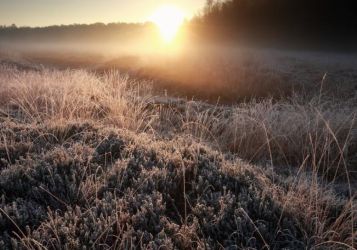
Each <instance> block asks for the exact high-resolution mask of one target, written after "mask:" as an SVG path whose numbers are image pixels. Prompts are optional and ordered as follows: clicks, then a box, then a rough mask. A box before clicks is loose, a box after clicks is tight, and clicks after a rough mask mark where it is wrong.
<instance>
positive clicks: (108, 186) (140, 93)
mask: <svg viewBox="0 0 357 250" xmlns="http://www.w3.org/2000/svg"><path fill="white" fill-rule="evenodd" d="M321 86H322V88H321V90H322V91H321V92H319V93H317V94H316V96H315V97H313V98H307V97H306V98H304V97H303V96H293V97H290V98H287V99H283V100H279V101H276V100H272V99H269V98H267V99H265V100H263V101H254V100H251V101H249V102H246V103H242V104H240V105H236V106H220V105H210V104H205V103H201V102H193V101H183V100H177V99H170V98H166V97H165V98H162V97H157V96H155V95H154V94H153V92H152V91H151V87H150V82H144V81H137V80H132V79H130V78H128V77H127V76H125V75H121V74H119V73H118V72H115V71H112V72H110V73H107V74H104V75H100V76H99V75H96V74H94V73H89V72H87V71H84V70H63V71H59V70H49V69H37V70H31V69H28V70H18V69H16V68H14V67H8V66H0V122H1V123H0V158H1V161H0V194H1V203H0V244H1V248H5V249H6V248H9V249H10V248H29V249H82V248H83V247H84V246H85V247H86V248H91V247H94V248H96V249H98V248H99V249H118V248H119V249H127V248H132V247H133V248H154V249H157V248H160V247H162V248H164V249H165V248H166V249H172V248H179V249H186V248H187V249H189V248H201V249H204V248H211V249H217V248H221V247H227V248H228V247H230V248H232V249H236V248H249V247H250V248H257V249H263V248H266V249H268V248H269V249H281V248H283V247H286V248H289V249H297V248H300V249H301V248H321V249H323V248H331V249H336V248H341V249H348V248H349V247H350V248H352V247H355V246H356V244H355V242H356V240H357V235H356V229H357V228H356V226H357V225H356V223H357V222H356V220H355V217H356V207H355V198H354V197H355V191H356V190H355V186H354V176H353V174H354V171H356V169H355V167H356V151H357V149H356V147H357V135H356V123H355V118H356V117H355V116H356V97H353V96H352V97H351V98H349V99H344V100H341V99H332V98H329V96H326V95H327V94H325V93H324V91H323V90H324V89H323V85H321ZM341 183H342V185H341Z"/></svg>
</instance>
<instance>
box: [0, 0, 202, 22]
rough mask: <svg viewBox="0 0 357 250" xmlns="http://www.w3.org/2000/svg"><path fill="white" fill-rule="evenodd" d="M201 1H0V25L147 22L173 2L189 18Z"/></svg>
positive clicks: (198, 7)
mask: <svg viewBox="0 0 357 250" xmlns="http://www.w3.org/2000/svg"><path fill="white" fill-rule="evenodd" d="M204 3H205V0H171V1H169V0H0V25H10V24H12V23H15V24H17V25H18V26H47V25H53V24H72V23H95V22H104V23H109V22H119V21H123V22H143V21H147V20H148V19H149V17H150V16H151V15H152V13H153V12H155V10H156V9H157V8H158V7H160V6H161V5H165V4H173V5H175V6H177V7H179V8H180V9H182V10H183V11H184V12H185V13H186V15H187V16H188V17H191V16H192V15H194V14H195V13H197V11H199V10H200V8H201V7H202V6H203V5H204Z"/></svg>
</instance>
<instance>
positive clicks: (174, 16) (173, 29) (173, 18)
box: [151, 6, 185, 43]
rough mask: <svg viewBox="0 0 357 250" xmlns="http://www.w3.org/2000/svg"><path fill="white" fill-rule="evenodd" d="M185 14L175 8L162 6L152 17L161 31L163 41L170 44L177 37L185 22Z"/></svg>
mask: <svg viewBox="0 0 357 250" xmlns="http://www.w3.org/2000/svg"><path fill="white" fill-rule="evenodd" d="M184 18H185V15H184V13H183V12H182V11H181V10H180V9H178V8H177V7H175V6H162V7H161V8H159V9H158V10H157V11H156V12H155V13H154V15H152V17H151V21H152V22H154V23H155V24H156V26H157V27H158V28H159V30H160V34H161V37H162V39H163V40H164V41H165V42H167V43H170V42H172V41H173V40H174V38H175V37H176V35H177V33H178V31H179V29H180V27H181V25H182V23H183V21H184Z"/></svg>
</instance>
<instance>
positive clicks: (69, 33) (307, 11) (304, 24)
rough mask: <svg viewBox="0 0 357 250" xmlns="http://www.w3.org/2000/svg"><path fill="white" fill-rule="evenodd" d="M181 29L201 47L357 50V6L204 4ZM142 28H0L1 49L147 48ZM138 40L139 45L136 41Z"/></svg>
mask: <svg viewBox="0 0 357 250" xmlns="http://www.w3.org/2000/svg"><path fill="white" fill-rule="evenodd" d="M185 25H186V28H187V29H189V31H190V34H194V36H193V37H194V38H195V39H197V40H198V41H199V42H200V43H209V42H218V43H220V44H224V43H236V42H239V43H247V44H249V45H263V46H264V45H268V46H276V47H279V46H280V47H283V46H284V47H293V48H295V47H317V48H338V49H341V48H342V49H348V48H354V49H356V47H357V1H356V0H207V2H206V5H205V7H204V8H203V9H202V11H201V13H200V14H199V15H197V16H196V17H194V18H193V19H192V20H191V21H189V22H187V23H186V24H185ZM154 28H155V27H154V25H153V24H150V23H144V24H125V23H111V24H102V23H96V24H90V25H84V24H73V25H66V26H63V25H61V26H50V27H44V28H31V27H16V25H13V26H8V27H5V26H0V45H1V43H4V42H5V43H12V42H21V43H31V42H33V43H38V42H44V43H46V42H48V43H53V42H56V43H58V42H76V43H82V42H86V43H98V42H99V43H105V42H109V43H110V42H116V41H119V42H122V43H130V42H131V41H134V40H135V39H137V40H142V41H145V39H146V40H147V42H148V43H149V42H150V39H149V37H150V35H151V36H152V34H153V33H152V32H153V29H154ZM138 37H139V38H140V39H138Z"/></svg>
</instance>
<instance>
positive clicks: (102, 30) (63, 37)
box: [0, 23, 154, 42]
mask: <svg viewBox="0 0 357 250" xmlns="http://www.w3.org/2000/svg"><path fill="white" fill-rule="evenodd" d="M153 28H154V27H153V25H151V24H149V23H144V24H130V23H129V24H128V23H109V24H103V23H95V24H73V25H58V26H48V27H34V28H33V27H16V25H15V24H13V25H11V26H0V41H2V42H4V41H5V42H11V41H21V42H38V41H41V42H108V41H115V40H117V39H119V40H120V41H130V40H131V39H133V38H137V36H138V35H142V34H143V33H146V32H150V31H152V29H153Z"/></svg>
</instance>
